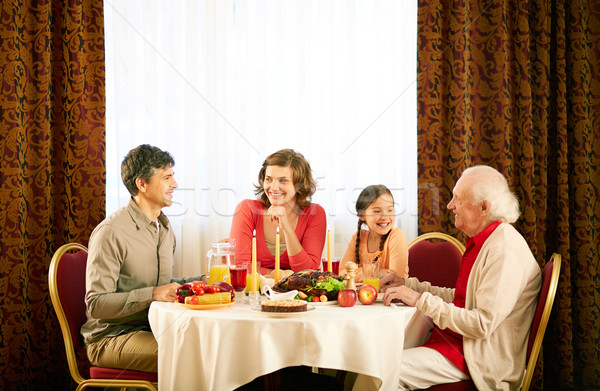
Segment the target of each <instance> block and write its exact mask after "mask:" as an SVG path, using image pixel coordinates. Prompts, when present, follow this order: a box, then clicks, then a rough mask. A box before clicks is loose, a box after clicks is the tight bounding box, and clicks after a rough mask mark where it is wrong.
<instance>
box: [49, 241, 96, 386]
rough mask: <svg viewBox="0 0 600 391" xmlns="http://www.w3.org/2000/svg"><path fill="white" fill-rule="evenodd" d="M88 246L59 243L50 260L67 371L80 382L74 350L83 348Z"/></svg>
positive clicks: (54, 298) (51, 290)
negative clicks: (82, 327)
mask: <svg viewBox="0 0 600 391" xmlns="http://www.w3.org/2000/svg"><path fill="white" fill-rule="evenodd" d="M86 265H87V249H86V248H85V246H82V245H81V244H78V243H67V244H65V245H63V246H61V247H60V248H59V249H58V250H56V252H55V253H54V256H53V257H52V260H51V261H50V270H49V271H48V285H49V290H50V299H51V301H52V305H53V307H54V311H55V312H56V316H57V317H58V322H59V323H60V328H61V331H62V334H63V340H64V343H65V349H66V352H67V361H68V363H69V371H70V372H71V376H72V377H73V379H74V380H75V381H76V382H77V383H78V384H79V383H81V382H82V381H83V380H84V379H83V378H82V376H81V375H80V373H79V369H78V366H77V351H80V350H83V349H84V344H83V337H82V336H81V333H80V330H81V326H82V325H83V324H84V323H85V321H86V314H85V269H86Z"/></svg>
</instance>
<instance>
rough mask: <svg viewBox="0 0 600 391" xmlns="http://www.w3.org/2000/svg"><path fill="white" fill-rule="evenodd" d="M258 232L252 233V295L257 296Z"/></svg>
mask: <svg viewBox="0 0 600 391" xmlns="http://www.w3.org/2000/svg"><path fill="white" fill-rule="evenodd" d="M256 277H257V276H256V230H254V232H253V233H252V295H253V296H256V292H257V289H256V279H257V278H256Z"/></svg>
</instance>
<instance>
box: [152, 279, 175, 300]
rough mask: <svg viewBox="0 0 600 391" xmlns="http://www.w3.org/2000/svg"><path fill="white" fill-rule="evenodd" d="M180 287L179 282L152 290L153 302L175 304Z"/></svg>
mask: <svg viewBox="0 0 600 391" xmlns="http://www.w3.org/2000/svg"><path fill="white" fill-rule="evenodd" d="M180 286H181V285H180V284H179V283H177V282H172V283H170V284H165V285H159V286H155V287H154V289H153V290H152V300H154V301H167V302H174V301H176V300H177V295H175V291H176V290H177V288H179V287H180Z"/></svg>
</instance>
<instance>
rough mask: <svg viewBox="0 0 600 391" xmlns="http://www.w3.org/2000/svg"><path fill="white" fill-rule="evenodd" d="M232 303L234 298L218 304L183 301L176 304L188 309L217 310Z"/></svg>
mask: <svg viewBox="0 0 600 391" xmlns="http://www.w3.org/2000/svg"><path fill="white" fill-rule="evenodd" d="M234 303H235V300H233V301H232V302H231V303H219V304H185V303H179V302H178V303H177V304H180V305H182V306H184V307H185V308H187V309H190V310H217V309H219V308H225V307H229V306H230V305H232V304H234Z"/></svg>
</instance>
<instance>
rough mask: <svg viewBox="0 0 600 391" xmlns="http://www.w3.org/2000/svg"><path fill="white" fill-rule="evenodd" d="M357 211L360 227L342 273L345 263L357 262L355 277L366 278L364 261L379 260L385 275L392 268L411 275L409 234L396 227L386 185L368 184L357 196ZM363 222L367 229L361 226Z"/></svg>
mask: <svg viewBox="0 0 600 391" xmlns="http://www.w3.org/2000/svg"><path fill="white" fill-rule="evenodd" d="M356 212H357V214H358V227H357V231H356V233H355V234H354V236H352V239H351V240H350V243H348V249H347V250H346V254H344V257H343V258H342V260H341V262H340V274H345V267H344V265H345V264H346V263H348V262H355V263H356V264H357V265H358V270H357V271H356V278H355V281H356V282H363V274H362V267H361V263H362V262H377V263H378V264H379V269H380V272H381V273H382V275H383V274H385V273H386V272H387V271H389V270H393V271H394V272H395V273H396V274H397V275H399V276H402V277H408V247H407V244H406V235H405V234H404V232H403V231H402V230H401V229H400V228H398V227H394V224H395V222H396V215H395V211H394V197H393V196H392V192H391V191H390V190H389V189H388V188H387V187H385V186H384V185H371V186H367V187H366V188H365V189H364V190H363V191H362V192H361V193H360V195H359V196H358V199H357V200H356ZM363 223H364V224H366V225H367V227H368V228H369V230H368V231H367V230H363V229H361V227H362V225H363Z"/></svg>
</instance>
